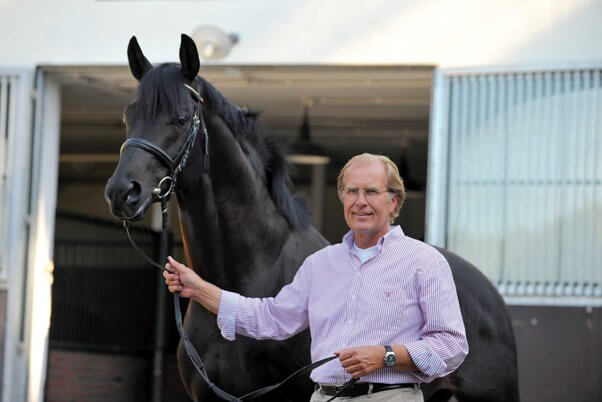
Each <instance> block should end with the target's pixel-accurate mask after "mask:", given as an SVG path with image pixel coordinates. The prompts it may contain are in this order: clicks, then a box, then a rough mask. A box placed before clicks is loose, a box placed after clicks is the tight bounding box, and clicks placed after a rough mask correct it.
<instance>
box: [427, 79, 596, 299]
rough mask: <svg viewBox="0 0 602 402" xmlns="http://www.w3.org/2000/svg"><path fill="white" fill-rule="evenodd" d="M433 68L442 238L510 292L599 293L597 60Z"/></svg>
mask: <svg viewBox="0 0 602 402" xmlns="http://www.w3.org/2000/svg"><path fill="white" fill-rule="evenodd" d="M442 76H443V77H444V79H447V80H448V82H449V88H450V89H449V91H448V94H447V98H444V97H441V98H442V99H445V101H446V102H448V103H447V104H448V107H449V123H448V124H449V127H450V130H449V138H448V142H449V144H450V147H449V155H448V158H449V181H448V191H449V197H448V199H447V209H446V210H447V223H448V224H447V239H448V241H447V244H446V246H447V247H448V248H449V249H451V250H452V251H455V252H456V253H458V254H459V255H461V256H463V257H464V258H466V259H468V260H469V261H471V262H472V263H474V264H475V265H476V266H477V267H479V268H480V269H481V270H482V271H483V272H484V273H485V274H486V275H487V276H488V277H489V278H490V279H491V280H492V281H493V282H494V283H496V284H498V288H499V289H500V291H501V292H502V293H503V294H504V295H506V296H508V297H513V300H526V299H525V298H529V297H535V298H537V300H545V297H546V296H547V297H554V296H556V297H565V298H566V297H572V298H573V300H577V299H578V300H581V301H583V300H591V299H588V297H589V298H591V297H594V298H595V297H596V296H597V297H600V296H602V292H601V291H600V288H601V285H602V254H601V251H600V249H602V246H601V245H600V239H601V237H602V218H601V216H602V168H601V167H600V165H601V164H602V163H600V160H601V159H602V145H601V144H600V143H601V142H602V122H601V120H602V118H601V117H600V115H602V102H601V99H600V97H601V95H602V81H601V70H599V69H593V68H590V69H578V70H557V71H553V70H547V71H524V72H523V71H517V72H508V73H501V72H497V73H495V74H494V73H477V72H472V73H465V74H462V73H461V72H458V71H454V72H453V73H452V74H450V75H448V76H446V75H445V73H443V74H442ZM440 109H441V107H439V108H438V109H436V110H440ZM434 119H436V117H434ZM427 240H428V239H427ZM542 297H543V299H542ZM530 300H533V299H530Z"/></svg>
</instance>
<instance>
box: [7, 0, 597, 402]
mask: <svg viewBox="0 0 602 402" xmlns="http://www.w3.org/2000/svg"><path fill="white" fill-rule="evenodd" d="M80 3H81V4H80ZM45 7H48V6H47V5H46V4H45V3H40V4H39V8H38V9H37V10H36V9H34V10H32V9H30V8H31V5H28V4H21V3H19V2H16V1H11V0H8V1H4V2H2V1H0V10H2V13H1V17H0V18H1V20H2V24H0V50H1V52H2V55H3V57H2V60H0V206H1V215H0V240H1V243H0V381H1V382H0V384H1V386H0V401H3V402H18V401H42V400H44V399H46V400H49V401H53V400H57V401H58V400H81V401H85V400H91V399H93V398H96V399H104V400H124V401H126V400H127V401H131V400H148V399H152V400H155V401H159V400H164V401H169V400H182V399H185V398H186V396H185V395H184V394H183V390H182V389H181V386H180V385H179V377H178V373H177V368H176V367H175V344H176V343H177V333H176V331H175V326H174V325H173V320H172V317H171V315H172V313H171V305H170V303H171V301H170V300H169V298H167V297H166V292H165V289H164V286H163V283H162V281H161V280H160V277H159V276H158V275H157V273H156V272H155V270H153V269H152V268H151V267H149V266H148V265H147V264H146V263H145V262H144V261H142V260H141V259H140V258H139V257H138V255H137V254H135V253H134V252H133V250H131V248H130V245H129V243H128V242H127V239H126V238H125V235H124V233H123V231H122V228H121V226H120V225H119V222H118V221H117V220H116V219H115V218H113V217H112V216H111V215H110V213H109V210H108V207H107V205H106V202H105V201H104V199H103V191H104V184H105V182H106V180H107V179H108V177H109V176H110V175H111V174H112V171H113V169H114V168H115V166H116V164H117V161H118V157H119V146H120V144H121V143H122V142H123V140H124V138H125V130H124V127H123V124H122V122H121V119H122V112H123V108H124V107H125V105H127V104H128V103H129V102H131V100H132V99H133V98H134V96H135V91H136V87H137V83H136V81H135V80H134V78H132V77H131V74H130V72H129V68H128V67H127V57H126V46H127V41H128V40H129V38H130V37H131V35H136V36H137V37H138V39H139V41H140V43H141V45H142V47H143V48H144V49H145V52H146V54H147V56H148V57H149V59H150V60H151V61H152V62H168V61H176V60H177V46H178V44H179V34H180V33H181V32H186V33H190V34H191V35H193V37H195V34H197V36H196V37H195V40H197V44H198V45H199V49H200V51H201V53H202V55H203V56H204V57H205V59H204V65H203V66H202V67H201V72H200V74H201V75H202V76H203V77H204V78H205V79H207V80H208V81H210V82H211V83H212V84H213V85H214V86H215V87H216V88H217V89H219V90H220V91H221V92H222V93H223V94H224V95H226V96H227V97H228V98H229V99H230V100H232V101H233V102H234V103H237V104H239V105H240V106H243V107H247V108H248V109H249V110H250V111H252V112H255V113H257V119H258V121H259V122H260V123H261V125H262V126H263V127H264V129H265V132H266V135H269V136H272V137H274V138H275V139H276V140H277V141H279V142H281V143H282V144H283V146H286V147H288V148H289V150H290V153H291V155H293V156H292V158H291V163H293V165H294V166H295V168H296V173H295V175H294V176H293V181H294V185H295V188H294V190H295V191H297V192H301V193H305V194H306V197H307V199H308V202H309V203H310V205H311V206H312V209H313V211H314V214H313V224H314V225H315V226H316V227H317V228H319V230H320V231H321V232H322V233H323V234H324V235H325V237H327V239H328V240H330V241H331V242H337V241H339V240H340V237H341V236H342V235H343V234H344V233H345V231H346V225H345V222H344V220H343V217H342V214H341V211H340V204H339V201H338V198H337V194H336V175H337V173H338V170H339V169H340V167H341V166H342V165H343V164H344V163H345V161H346V160H347V159H348V158H349V157H351V156H352V155H354V154H357V153H360V152H373V153H382V154H386V155H388V156H389V157H391V159H393V160H394V161H395V162H397V164H398V166H399V167H400V170H401V173H402V176H403V177H404V179H405V182H406V187H407V190H408V199H407V201H406V204H405V206H404V208H403V209H402V213H401V216H400V218H399V221H398V222H399V223H400V224H401V225H402V227H403V228H404V231H405V232H406V233H407V234H409V235H411V236H413V237H416V238H419V239H423V240H425V241H427V242H429V243H431V244H434V245H438V246H441V247H445V248H448V249H450V250H452V251H454V252H456V253H457V254H459V255H460V256H462V257H463V258H465V259H467V260H468V261H470V262H471V263H473V264H474V265H475V266H477V267H478V268H479V269H480V270H481V271H482V272H483V273H484V274H485V275H486V276H487V277H488V278H489V279H490V280H491V281H492V283H494V284H495V285H496V286H497V288H498V290H499V292H500V293H501V294H502V295H503V297H504V299H505V300H506V303H507V304H508V306H509V310H510V314H511V316H512V319H513V326H514V329H515V334H516V338H517V348H518V354H519V372H520V377H521V397H522V399H524V400H533V401H540V400H541V401H543V400H548V399H550V398H553V399H554V400H566V401H572V400H598V399H600V398H601V397H602V389H601V388H600V385H599V384H598V382H597V381H596V380H597V378H599V377H600V375H601V374H602V371H601V370H602V368H601V367H600V363H599V362H598V359H596V357H597V356H599V355H600V354H601V353H602V351H601V348H602V346H601V344H600V342H599V339H600V337H601V336H602V309H601V308H600V306H602V251H601V250H602V247H601V245H602V162H600V160H601V159H602V117H600V116H602V42H600V40H599V38H600V37H602V27H600V24H599V21H598V20H599V18H598V17H599V16H600V15H601V13H602V3H600V2H598V1H593V0H571V1H566V0H565V1H560V0H555V1H548V2H541V1H527V2H525V1H521V2H519V1H514V0H512V1H506V2H496V1H489V2H482V1H472V0H463V1H459V2H454V3H453V4H447V3H437V2H420V3H407V2H401V3H400V2H393V1H383V2H378V3H375V4H371V5H370V6H365V5H363V4H360V3H359V2H357V4H355V3H354V2H351V3H349V2H346V3H345V5H342V4H340V5H339V4H336V3H332V4H330V3H329V4H324V2H318V1H313V0H312V1H306V2H303V4H286V5H284V4H281V2H278V1H272V0H270V1H265V2H262V4H253V5H251V4H247V3H246V2H241V1H232V2H203V1H186V2H161V1H159V2H148V1H137V2H125V1H119V0H114V1H109V0H104V1H103V0H97V1H91V2H77V4H73V2H70V1H68V0H59V1H55V2H53V4H52V8H53V10H52V12H53V13H54V14H56V15H61V16H62V18H61V20H62V22H61V24H60V26H57V25H56V22H54V21H48V20H47V18H46V15H47V14H48V12H50V11H49V10H45ZM24 16H27V18H23V17H24ZM134 16H135V18H134ZM208 25H213V26H215V27H213V28H208V27H207V26H208ZM105 26H110V27H111V28H110V30H106V29H102V28H104V27H105ZM199 26H201V28H199ZM216 27H220V28H219V29H218V28H216ZM34 28H35V29H34ZM220 29H221V30H227V31H228V32H231V33H235V34H236V40H234V39H233V38H234V36H233V35H229V36H228V35H227V37H228V38H230V39H231V43H230V44H231V45H233V47H232V48H231V49H229V53H228V54H225V53H226V52H223V53H220V52H221V51H222V49H223V46H225V45H224V43H223V42H221V41H223V40H224V39H223V37H221V36H219V37H218V36H213V37H212V36H211V35H214V34H215V35H217V33H219V32H220ZM207 30H209V31H207ZM203 32H205V33H206V32H211V35H209V37H207V36H205V37H203V36H199V35H201V33H203ZM216 32H217V33H216ZM211 38H219V39H215V41H214V42H212V41H211V40H212V39H211ZM15 43H19V44H20V46H16V45H15ZM218 56H220V57H222V58H217V57H218ZM300 144H301V145H304V146H306V147H305V148H303V149H302V148H299V146H300ZM308 154H309V155H308ZM172 216H173V214H172ZM157 217H158V214H157V213H156V212H152V213H151V214H150V215H149V216H148V217H147V219H145V220H144V221H143V222H141V223H140V225H139V226H140V227H139V229H138V230H136V231H135V233H134V236H135V237H136V239H137V241H138V242H139V244H141V245H142V247H143V249H144V250H146V251H148V252H149V253H150V254H153V252H156V250H157V249H158V248H157V244H158V235H157V230H156V228H157ZM172 234H173V236H172V240H171V247H172V249H171V250H172V252H173V253H174V254H175V255H181V253H182V245H181V242H180V240H179V236H178V233H177V227H175V225H174V228H173V230H172ZM155 257H156V258H158V257H159V256H158V255H155ZM117 278H119V279H117ZM132 289H136V292H135V294H133V293H132ZM559 368H563V369H560V370H559Z"/></svg>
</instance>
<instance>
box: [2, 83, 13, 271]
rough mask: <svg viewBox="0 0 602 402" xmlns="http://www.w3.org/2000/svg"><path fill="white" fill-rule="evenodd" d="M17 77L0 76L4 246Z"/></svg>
mask: <svg viewBox="0 0 602 402" xmlns="http://www.w3.org/2000/svg"><path fill="white" fill-rule="evenodd" d="M16 81H17V77H16V76H11V75H2V74H0V244H2V245H4V244H6V243H5V236H6V230H7V228H6V222H7V218H8V216H7V214H8V213H9V212H8V208H7V198H8V194H7V181H8V158H9V152H8V147H9V139H10V138H11V137H12V136H13V135H14V134H13V132H14V125H15V110H14V109H15V108H14V105H15V104H16V101H15V97H16V91H15V90H14V89H15V88H16V86H17V82H16ZM5 264H6V261H5V255H4V247H0V277H3V276H5V268H4V267H5Z"/></svg>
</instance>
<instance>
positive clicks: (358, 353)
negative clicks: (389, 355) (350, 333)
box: [335, 346, 385, 378]
mask: <svg viewBox="0 0 602 402" xmlns="http://www.w3.org/2000/svg"><path fill="white" fill-rule="evenodd" d="M335 355H337V356H338V357H339V360H340V361H341V365H342V366H343V368H345V371H347V372H348V373H349V374H351V376H352V377H353V378H360V377H363V376H366V375H368V374H371V373H373V372H374V371H376V370H378V369H381V368H383V367H385V360H384V359H385V348H384V347H383V346H359V347H356V348H349V349H342V350H339V351H338V352H335Z"/></svg>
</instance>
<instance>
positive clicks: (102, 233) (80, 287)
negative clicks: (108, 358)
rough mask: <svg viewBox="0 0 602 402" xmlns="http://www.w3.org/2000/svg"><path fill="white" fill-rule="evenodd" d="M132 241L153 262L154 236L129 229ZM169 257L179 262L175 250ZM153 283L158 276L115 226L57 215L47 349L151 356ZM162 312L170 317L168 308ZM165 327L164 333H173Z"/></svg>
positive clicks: (156, 242) (178, 249)
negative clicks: (147, 354)
mask: <svg viewBox="0 0 602 402" xmlns="http://www.w3.org/2000/svg"><path fill="white" fill-rule="evenodd" d="M132 235H133V237H134V239H135V241H136V243H137V244H138V245H139V246H140V248H141V249H142V250H143V251H144V252H145V253H146V254H147V255H149V256H151V257H153V258H155V260H156V259H157V255H156V254H157V253H158V250H159V247H158V244H159V234H157V233H155V232H152V231H147V230H137V229H134V228H133V229H132ZM172 251H173V252H174V255H176V256H179V255H180V254H181V252H182V251H181V246H178V247H175V248H174V249H173V250H172ZM158 280H160V272H158V270H157V269H156V268H154V267H152V266H150V265H149V264H148V263H146V262H145V261H144V260H143V259H142V258H141V257H140V256H139V255H138V254H137V253H136V252H135V251H134V249H133V248H132V246H131V245H130V244H129V242H128V240H127V238H126V235H125V232H124V230H123V228H122V227H121V225H118V224H115V223H112V222H103V221H99V220H95V219H89V218H84V217H81V216H76V215H67V214H59V215H57V219H56V240H55V272H54V283H53V288H52V323H51V328H50V341H51V345H52V346H53V347H61V348H76V349H80V350H100V351H118V352H130V353H140V352H148V351H150V350H152V347H153V339H154V326H155V312H156V308H157V306H156V302H155V300H156V287H157V281H158ZM164 308H166V309H168V311H170V310H171V303H170V304H166V305H165V306H164ZM168 318H169V319H171V315H168ZM170 323H171V321H170ZM171 327H172V326H170V327H169V328H168V331H170V332H174V331H175V329H173V331H172V328H171ZM168 336H169V337H170V339H171V338H173V337H172V336H171V334H168ZM174 347H175V346H174Z"/></svg>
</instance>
